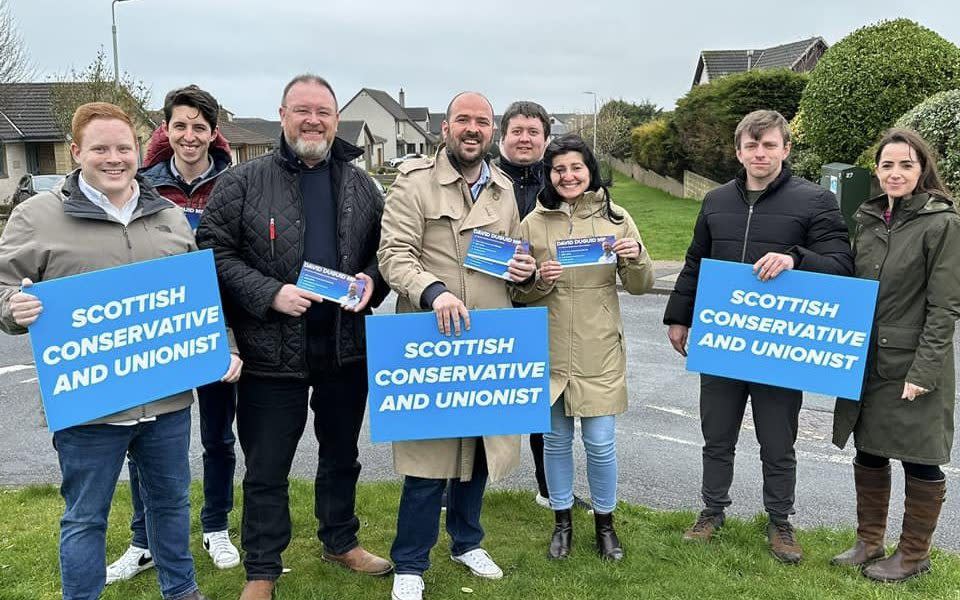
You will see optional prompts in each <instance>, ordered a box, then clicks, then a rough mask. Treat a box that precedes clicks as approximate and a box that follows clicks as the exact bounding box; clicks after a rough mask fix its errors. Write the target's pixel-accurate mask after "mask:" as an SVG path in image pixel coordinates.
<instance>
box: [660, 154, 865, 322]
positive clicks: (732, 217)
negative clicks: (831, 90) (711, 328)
mask: <svg viewBox="0 0 960 600" xmlns="http://www.w3.org/2000/svg"><path fill="white" fill-rule="evenodd" d="M767 252H782V253H784V254H791V255H793V260H794V268H796V269H800V270H803V271H816V272H818V273H829V274H832V275H853V252H852V251H851V249H850V239H849V236H848V234H847V226H846V224H845V223H844V221H843V216H842V215H841V214H840V208H839V206H838V204H837V199H836V197H835V196H834V195H833V193H832V192H830V191H829V190H827V189H825V188H822V187H820V186H818V185H815V184H813V183H810V182H809V181H806V180H804V179H801V178H799V177H793V176H792V175H791V174H790V168H789V167H788V166H787V165H784V166H783V170H782V171H781V172H780V175H778V176H777V178H776V179H774V180H773V182H771V183H770V185H769V186H767V190H766V191H765V192H764V193H763V195H762V196H760V199H759V200H757V202H756V204H754V205H753V206H752V207H751V206H750V204H749V203H748V202H747V192H746V173H745V172H744V171H742V170H741V172H740V175H739V176H738V177H737V178H736V179H734V180H733V181H730V182H729V183H726V184H724V185H722V186H720V187H718V188H717V189H715V190H712V191H710V192H708V193H707V195H706V196H705V197H704V199H703V204H702V206H701V207H700V214H699V215H698V216H697V223H696V225H695V226H694V229H693V240H692V241H691V242H690V248H688V249H687V258H686V263H685V264H684V265H683V270H682V271H681V272H680V276H679V277H678V278H677V282H676V284H675V285H674V288H673V293H672V294H670V299H669V300H668V301H667V309H666V311H665V312H664V315H663V322H664V323H665V324H667V325H674V324H677V325H686V326H688V327H689V326H690V324H691V323H692V321H693V304H694V299H695V298H696V295H697V280H698V278H699V276H700V260H701V259H704V258H714V259H717V260H729V261H734V262H744V263H755V262H756V261H758V260H760V259H761V258H762V257H763V256H764V255H765V254H766V253H767Z"/></svg>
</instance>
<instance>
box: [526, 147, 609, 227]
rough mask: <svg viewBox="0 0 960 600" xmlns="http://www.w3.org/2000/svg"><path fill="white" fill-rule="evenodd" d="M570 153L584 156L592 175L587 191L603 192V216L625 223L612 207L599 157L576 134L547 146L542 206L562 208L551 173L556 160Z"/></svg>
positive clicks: (584, 162) (544, 160) (544, 157)
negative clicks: (601, 171)
mask: <svg viewBox="0 0 960 600" xmlns="http://www.w3.org/2000/svg"><path fill="white" fill-rule="evenodd" d="M570 152H579V153H580V155H581V156H583V164H584V166H586V167H587V172H588V173H590V184H589V185H588V186H587V191H588V192H596V191H600V190H602V191H603V194H604V206H603V216H604V217H606V218H607V220H609V221H610V222H611V223H618V224H619V223H623V215H621V214H620V213H618V212H617V211H616V210H614V208H613V206H611V201H612V198H611V197H610V190H609V189H607V184H606V183H605V182H604V181H603V176H602V175H601V174H600V161H598V160H597V156H596V155H595V154H594V153H593V151H592V150H590V146H588V145H587V143H586V142H585V141H583V138H581V137H580V136H579V135H577V134H575V133H568V134H567V135H564V136H561V137H559V138H557V139H555V140H553V141H552V142H550V143H549V144H547V149H546V150H545V151H544V152H543V181H544V182H545V183H544V186H543V190H542V191H541V192H540V204H543V206H544V207H546V208H549V209H557V208H560V203H561V202H563V199H562V198H561V197H560V194H558V193H557V190H556V189H555V188H554V187H553V184H552V182H551V180H550V171H551V170H552V169H553V159H554V158H556V157H558V156H560V155H562V154H567V153H570Z"/></svg>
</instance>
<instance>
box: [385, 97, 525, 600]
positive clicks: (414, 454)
mask: <svg viewBox="0 0 960 600" xmlns="http://www.w3.org/2000/svg"><path fill="white" fill-rule="evenodd" d="M441 131H442V134H443V141H444V145H443V146H441V148H440V149H439V151H438V152H437V154H436V156H434V157H433V158H423V159H415V160H410V161H406V162H404V163H403V164H402V165H401V166H400V174H399V175H398V177H397V180H396V181H395V182H394V184H393V186H392V187H391V188H390V193H389V195H388V196H387V200H386V204H385V206H384V211H383V222H382V228H383V231H382V234H381V239H380V250H379V252H378V253H377V257H378V259H379V261H380V271H381V273H382V274H383V276H384V278H385V279H386V281H387V283H388V284H389V285H390V287H391V288H393V290H394V291H396V292H397V295H398V300H397V312H413V311H425V310H431V309H432V310H433V311H434V313H435V314H436V317H437V327H438V328H439V329H440V331H441V332H443V333H445V334H447V335H450V334H451V333H453V334H455V335H459V334H460V333H461V331H462V329H463V328H467V329H469V327H470V311H472V310H474V309H478V308H508V307H510V306H511V304H510V294H509V290H508V288H507V286H508V285H521V286H523V285H525V284H526V285H531V286H532V285H533V282H534V273H535V271H536V265H535V262H534V259H533V257H531V256H529V255H527V254H517V255H515V256H514V258H513V260H512V261H510V265H509V274H510V277H511V279H512V280H513V282H514V284H508V283H507V282H505V281H504V280H502V279H498V278H495V277H491V276H489V275H485V274H482V273H478V272H475V271H470V270H467V269H466V268H464V266H463V260H464V258H465V256H466V252H467V247H468V246H469V245H470V240H471V238H472V235H473V230H475V229H484V230H486V231H489V232H491V233H496V234H500V235H507V236H511V237H518V234H519V231H520V219H519V216H518V213H517V203H516V201H515V200H514V196H513V184H512V182H511V181H510V179H509V178H508V177H507V176H506V175H504V174H503V173H502V172H501V171H500V169H499V168H498V167H497V166H496V165H494V164H491V163H490V162H489V161H488V160H487V157H486V154H487V150H488V149H489V148H490V144H491V142H492V139H493V108H492V107H491V105H490V102H489V101H488V100H487V99H486V98H485V97H484V96H482V95H480V94H478V93H474V92H463V93H461V94H458V95H457V96H455V97H454V99H453V100H452V101H451V102H450V106H449V107H448V108H447V114H446V120H444V122H443V124H442V126H441ZM393 457H394V468H395V469H396V471H397V473H399V474H401V475H403V476H404V482H403V494H402V496H401V498H400V507H399V511H398V515H397V537H396V539H395V540H394V542H393V548H392V549H391V556H392V558H393V561H394V563H395V565H396V575H395V577H394V582H393V594H392V598H393V600H420V599H421V598H422V594H423V578H422V576H423V573H424V571H426V570H427V568H428V567H429V566H430V559H429V555H430V550H431V548H433V546H434V545H435V544H436V543H437V536H438V533H439V521H440V499H441V497H442V495H443V490H444V488H445V487H446V486H447V480H451V481H450V490H449V495H448V499H447V532H448V533H449V534H450V538H451V540H452V543H451V549H450V550H451V558H452V559H453V560H454V561H456V562H459V563H462V564H464V565H466V566H467V567H468V568H469V569H470V570H471V572H473V574H474V575H477V576H479V577H486V578H491V579H499V578H500V577H502V576H503V571H502V570H501V569H500V567H498V566H497V565H496V563H494V562H493V560H492V559H491V558H490V555H489V554H487V552H486V551H485V550H483V549H482V548H480V542H481V541H482V540H483V528H482V527H481V526H480V509H481V506H482V502H483V491H484V488H485V487H486V482H487V479H488V477H489V478H490V479H491V480H492V481H496V480H498V479H500V478H502V477H504V476H505V475H507V474H508V473H510V472H511V471H512V470H513V469H515V468H516V467H517V465H518V464H519V462H520V437H519V436H493V437H490V436H488V437H483V438H454V439H439V440H423V441H413V442H397V443H395V444H394V445H393Z"/></svg>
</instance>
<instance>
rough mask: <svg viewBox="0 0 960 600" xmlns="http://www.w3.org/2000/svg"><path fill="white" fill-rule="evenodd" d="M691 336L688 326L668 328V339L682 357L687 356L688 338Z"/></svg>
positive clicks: (675, 325)
mask: <svg viewBox="0 0 960 600" xmlns="http://www.w3.org/2000/svg"><path fill="white" fill-rule="evenodd" d="M689 335H690V328H689V327H687V326H686V325H677V324H674V325H671V326H670V327H668V328H667V338H669V339H670V345H671V346H673V349H674V350H676V351H677V352H679V353H680V356H686V355H687V336H689Z"/></svg>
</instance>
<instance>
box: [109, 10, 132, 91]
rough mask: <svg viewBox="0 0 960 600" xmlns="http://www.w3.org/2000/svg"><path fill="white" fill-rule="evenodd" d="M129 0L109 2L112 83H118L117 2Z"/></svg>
mask: <svg viewBox="0 0 960 600" xmlns="http://www.w3.org/2000/svg"><path fill="white" fill-rule="evenodd" d="M129 1H130V0H112V1H111V2H110V19H111V21H112V23H113V85H115V86H119V85H120V57H119V56H117V2H129Z"/></svg>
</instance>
